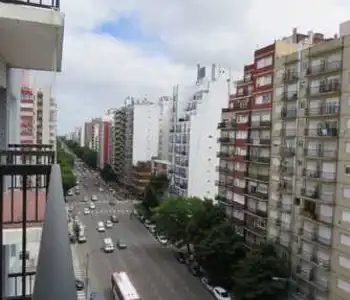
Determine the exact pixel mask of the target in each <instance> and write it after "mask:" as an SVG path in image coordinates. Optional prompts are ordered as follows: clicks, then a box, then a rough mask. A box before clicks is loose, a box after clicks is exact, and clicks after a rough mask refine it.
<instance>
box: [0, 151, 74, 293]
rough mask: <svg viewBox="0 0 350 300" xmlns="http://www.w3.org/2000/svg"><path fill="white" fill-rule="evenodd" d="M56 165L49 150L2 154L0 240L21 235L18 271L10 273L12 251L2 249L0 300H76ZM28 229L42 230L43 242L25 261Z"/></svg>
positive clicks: (1, 152) (65, 220) (53, 156)
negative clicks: (13, 232) (11, 233)
mask: <svg viewBox="0 0 350 300" xmlns="http://www.w3.org/2000/svg"><path fill="white" fill-rule="evenodd" d="M54 163H55V151H53V150H52V146H51V145H8V150H2V151H0V197H1V198H0V199H1V200H0V201H1V205H0V226H1V228H0V232H1V233H0V239H1V240H2V241H3V229H5V230H6V229H7V228H13V227H15V228H21V229H22V236H21V244H22V246H21V249H20V251H19V253H20V254H19V257H18V266H19V269H17V270H10V269H9V258H10V256H13V254H12V253H10V249H12V246H15V245H1V247H0V257H1V258H2V262H3V263H2V264H0V274H1V277H2V278H1V280H0V295H1V299H35V300H41V299H47V298H48V297H47V295H48V294H50V297H49V298H50V299H52V298H54V299H63V298H66V299H76V297H77V295H76V290H75V280H74V270H73V264H72V257H71V252H70V251H71V250H70V243H69V238H68V233H67V218H66V211H65V203H64V197H63V187H62V178H61V173H60V167H59V165H55V164H54ZM32 226H35V228H38V227H39V228H40V227H42V236H41V244H40V248H39V251H38V252H39V254H38V253H35V254H34V255H35V257H34V259H30V260H28V259H29V258H31V255H32V253H29V251H27V250H29V249H28V247H27V241H28V237H27V235H28V233H29V232H30V227H32ZM52 237H54V238H52ZM15 250H16V249H15ZM15 254H16V251H15ZM37 255H38V257H37V258H38V262H37V263H36V259H35V258H36V256H37ZM18 271H20V272H18ZM32 294H33V295H32Z"/></svg>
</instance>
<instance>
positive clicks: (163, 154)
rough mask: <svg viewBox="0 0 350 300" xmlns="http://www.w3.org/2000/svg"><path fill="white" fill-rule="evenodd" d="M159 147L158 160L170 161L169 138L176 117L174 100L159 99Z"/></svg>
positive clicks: (164, 97)
mask: <svg viewBox="0 0 350 300" xmlns="http://www.w3.org/2000/svg"><path fill="white" fill-rule="evenodd" d="M159 108H160V117H159V145H158V158H159V159H161V160H166V161H167V160H169V141H170V140H169V138H170V128H171V126H172V122H173V120H172V116H173V115H174V104H173V98H172V97H168V96H163V97H161V98H159Z"/></svg>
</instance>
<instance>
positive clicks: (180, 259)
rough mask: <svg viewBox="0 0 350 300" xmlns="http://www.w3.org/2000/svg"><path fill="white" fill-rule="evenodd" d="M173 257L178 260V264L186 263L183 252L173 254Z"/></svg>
mask: <svg viewBox="0 0 350 300" xmlns="http://www.w3.org/2000/svg"><path fill="white" fill-rule="evenodd" d="M175 257H176V259H177V260H178V262H179V263H181V264H184V263H186V261H187V257H186V254H185V253H184V252H181V251H177V252H175Z"/></svg>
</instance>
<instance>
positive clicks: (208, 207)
mask: <svg viewBox="0 0 350 300" xmlns="http://www.w3.org/2000/svg"><path fill="white" fill-rule="evenodd" d="M225 220H226V214H225V210H224V209H223V208H222V207H221V206H219V205H215V204H214V203H213V201H212V200H209V199H205V200H203V201H202V205H200V206H198V209H197V210H194V211H193V215H192V218H191V220H190V223H189V225H188V232H189V235H190V236H191V240H192V242H193V244H196V243H198V242H200V241H202V240H203V239H204V238H205V237H206V236H208V234H209V233H210V232H211V231H212V229H213V228H214V227H216V226H218V225H220V224H222V223H223V222H225Z"/></svg>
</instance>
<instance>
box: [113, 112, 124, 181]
mask: <svg viewBox="0 0 350 300" xmlns="http://www.w3.org/2000/svg"><path fill="white" fill-rule="evenodd" d="M125 113H126V111H125V107H122V108H119V109H117V110H116V111H115V112H114V117H113V123H114V126H113V132H112V134H113V141H114V142H113V151H112V152H113V153H112V156H113V158H112V161H113V168H114V170H115V172H116V174H117V177H118V179H121V177H122V176H123V173H124V161H125V122H126V114H125Z"/></svg>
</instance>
